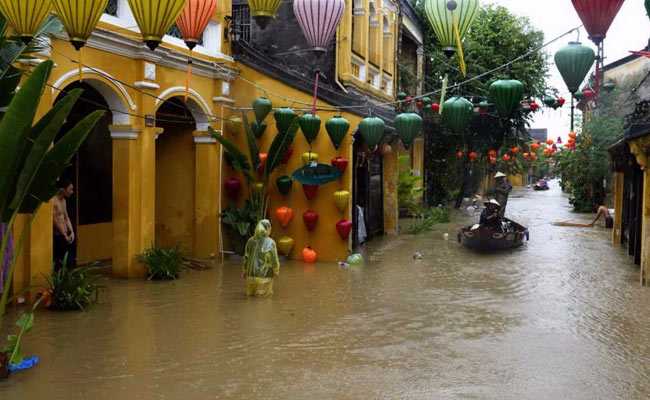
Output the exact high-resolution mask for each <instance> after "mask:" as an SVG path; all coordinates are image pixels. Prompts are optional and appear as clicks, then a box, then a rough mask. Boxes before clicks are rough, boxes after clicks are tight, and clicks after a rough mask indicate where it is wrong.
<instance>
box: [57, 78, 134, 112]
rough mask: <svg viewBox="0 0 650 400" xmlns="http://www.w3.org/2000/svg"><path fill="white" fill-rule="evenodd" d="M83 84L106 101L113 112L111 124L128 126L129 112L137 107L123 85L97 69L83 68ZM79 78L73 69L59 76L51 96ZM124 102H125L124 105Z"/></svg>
mask: <svg viewBox="0 0 650 400" xmlns="http://www.w3.org/2000/svg"><path fill="white" fill-rule="evenodd" d="M83 75H84V82H85V83H87V84H89V85H90V86H92V87H93V88H94V89H96V90H97V91H98V92H99V93H100V94H101V95H102V96H103V97H104V99H105V100H106V102H107V103H108V106H109V108H110V109H111V110H113V124H115V125H128V124H130V122H131V121H130V112H129V109H130V110H132V111H133V110H136V109H137V106H136V104H135V102H134V101H133V98H131V96H130V95H129V92H128V91H127V90H126V88H125V87H124V85H122V84H121V83H119V82H117V81H116V80H115V79H114V78H113V77H112V76H111V75H110V74H108V73H106V72H104V71H102V70H100V69H97V68H93V69H90V68H87V67H84V68H83ZM78 76H79V69H78V68H75V69H73V70H70V71H68V72H66V73H65V74H63V75H61V77H60V78H59V79H57V81H56V82H54V84H53V85H52V94H53V95H56V92H58V91H61V90H63V89H64V88H65V86H67V85H66V83H67V82H68V81H70V80H72V79H73V78H75V77H78ZM98 76H99V77H102V78H104V79H105V80H106V81H109V82H110V84H109V83H107V82H106V81H105V80H102V79H97V77H98ZM115 90H117V91H119V93H120V94H121V95H122V96H120V95H118V94H117V93H116V92H115ZM124 100H126V103H128V104H125V102H124Z"/></svg>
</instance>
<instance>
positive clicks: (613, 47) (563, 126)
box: [485, 0, 650, 138]
mask: <svg viewBox="0 0 650 400" xmlns="http://www.w3.org/2000/svg"><path fill="white" fill-rule="evenodd" d="M485 3H486V4H487V3H492V4H498V5H501V6H504V7H507V8H508V9H509V10H510V11H511V12H512V13H514V14H516V15H519V16H524V17H528V18H529V19H530V21H531V23H532V25H533V26H535V27H536V28H538V29H541V30H542V31H543V32H544V34H545V36H546V41H549V40H551V39H553V38H555V37H557V36H559V35H561V34H563V33H564V32H566V31H568V30H570V29H571V28H574V27H576V26H580V25H581V24H582V22H581V21H580V18H579V17H578V14H577V13H576V11H575V9H574V8H573V4H572V2H571V0H537V1H533V0H487V1H485ZM576 39H577V35H576V34H571V35H569V36H566V37H565V38H563V39H560V40H559V41H558V42H556V43H555V44H553V45H551V46H549V47H547V48H546V51H547V52H548V53H549V55H550V56H551V57H550V59H549V61H550V62H551V65H550V73H551V77H550V79H551V80H550V84H551V85H552V86H554V87H556V88H557V89H558V90H560V93H561V96H563V97H565V98H566V99H567V105H566V106H564V107H563V108H562V109H560V110H557V111H553V110H551V109H546V108H543V112H538V115H537V117H536V118H535V122H534V123H533V125H532V127H533V128H548V129H549V137H552V138H557V137H558V136H563V137H566V136H567V134H568V133H569V126H570V108H569V106H568V103H569V101H568V99H569V98H570V96H569V92H568V90H567V89H566V86H565V85H564V82H563V81H562V77H561V76H560V74H559V72H558V71H557V69H556V68H555V64H554V63H553V54H555V52H556V51H557V50H558V49H560V48H561V47H562V46H564V45H565V44H567V43H568V42H569V41H573V40H576ZM648 39H650V19H649V18H648V16H647V15H646V11H645V8H644V5H643V0H626V1H625V3H623V7H622V8H621V11H620V13H619V14H618V16H617V17H616V19H615V20H614V23H613V24H612V27H611V28H610V30H609V32H608V34H607V39H606V41H605V57H606V60H605V64H609V63H611V62H614V61H616V60H618V59H620V58H623V57H625V56H627V55H629V51H630V50H641V49H643V48H644V47H645V46H646V45H647V43H648ZM580 41H581V42H583V44H586V45H589V46H592V47H593V48H594V50H595V46H594V45H593V43H592V42H591V41H590V40H589V39H588V38H587V33H586V31H585V30H584V29H581V32H580ZM516 56H517V55H516V54H515V55H513V58H515V57H516Z"/></svg>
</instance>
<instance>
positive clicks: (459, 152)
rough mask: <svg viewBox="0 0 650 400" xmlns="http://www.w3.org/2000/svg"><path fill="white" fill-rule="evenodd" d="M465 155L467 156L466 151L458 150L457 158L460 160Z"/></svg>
mask: <svg viewBox="0 0 650 400" xmlns="http://www.w3.org/2000/svg"><path fill="white" fill-rule="evenodd" d="M464 156H465V153H463V152H462V151H460V150H458V151H457V152H456V158H457V159H459V160H460V159H462V158H463V157H464Z"/></svg>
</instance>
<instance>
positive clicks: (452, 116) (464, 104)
mask: <svg viewBox="0 0 650 400" xmlns="http://www.w3.org/2000/svg"><path fill="white" fill-rule="evenodd" d="M473 116H474V105H473V104H472V102H471V101H469V100H467V99H466V98H464V97H452V98H451V99H449V100H447V101H445V104H444V106H443V107H442V123H443V124H444V125H445V126H446V127H447V128H449V129H450V130H451V131H452V132H454V133H462V132H463V131H464V130H465V129H466V128H467V125H469V123H470V121H471V120H472V117H473Z"/></svg>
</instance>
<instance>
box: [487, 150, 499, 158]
mask: <svg viewBox="0 0 650 400" xmlns="http://www.w3.org/2000/svg"><path fill="white" fill-rule="evenodd" d="M488 156H490V157H496V156H497V151H496V150H494V149H490V150H488Z"/></svg>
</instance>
